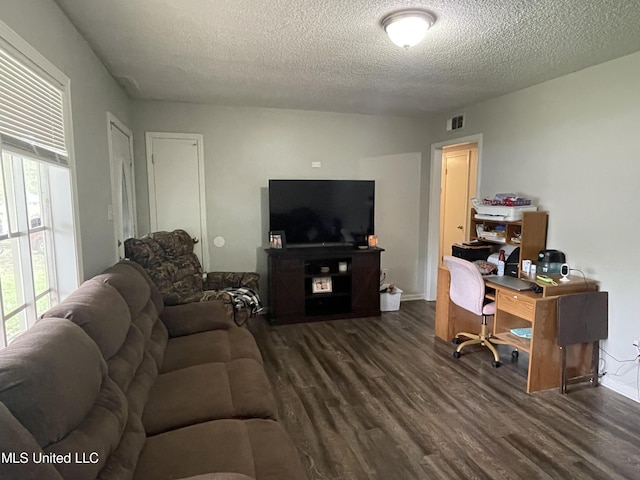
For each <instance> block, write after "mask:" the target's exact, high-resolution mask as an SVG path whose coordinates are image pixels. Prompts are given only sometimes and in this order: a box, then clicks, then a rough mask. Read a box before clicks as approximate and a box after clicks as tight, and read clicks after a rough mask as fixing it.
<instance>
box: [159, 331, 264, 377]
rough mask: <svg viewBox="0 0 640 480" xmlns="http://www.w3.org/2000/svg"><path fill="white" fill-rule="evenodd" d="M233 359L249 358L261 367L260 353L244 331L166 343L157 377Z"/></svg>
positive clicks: (210, 332)
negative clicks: (174, 371)
mask: <svg viewBox="0 0 640 480" xmlns="http://www.w3.org/2000/svg"><path fill="white" fill-rule="evenodd" d="M237 358H252V359H254V360H256V361H257V362H259V363H260V364H262V356H261V355H260V350H259V349H258V346H257V345H256V341H255V339H254V338H253V336H252V335H251V333H250V332H249V331H248V330H246V329H244V328H240V327H233V328H230V329H228V330H211V331H208V332H200V333H196V334H193V335H187V336H184V337H176V338H171V339H169V342H168V343H167V349H166V351H165V355H164V361H163V363H162V367H161V369H160V373H164V372H170V371H172V370H177V369H180V368H185V367H191V366H193V365H200V364H203V363H211V362H228V361H231V360H235V359H237Z"/></svg>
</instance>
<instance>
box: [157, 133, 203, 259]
mask: <svg viewBox="0 0 640 480" xmlns="http://www.w3.org/2000/svg"><path fill="white" fill-rule="evenodd" d="M146 143H147V172H148V181H149V214H150V226H151V231H152V232H156V231H172V230H175V229H182V230H185V231H186V232H187V233H189V235H191V237H193V238H195V239H197V240H198V242H197V243H196V244H195V246H194V253H195V254H196V255H197V257H198V259H200V263H201V264H202V267H203V268H204V269H205V271H206V269H207V268H208V267H209V248H208V243H207V222H206V218H207V214H206V197H205V186H204V185H205V184H204V152H203V144H204V142H203V137H202V135H200V134H190V133H161V132H147V134H146Z"/></svg>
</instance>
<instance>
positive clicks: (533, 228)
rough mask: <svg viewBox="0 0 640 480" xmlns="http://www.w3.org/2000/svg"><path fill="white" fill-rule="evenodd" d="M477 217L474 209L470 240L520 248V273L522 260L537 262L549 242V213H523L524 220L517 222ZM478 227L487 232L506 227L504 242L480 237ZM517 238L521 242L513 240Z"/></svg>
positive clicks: (472, 210)
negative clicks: (502, 226)
mask: <svg viewBox="0 0 640 480" xmlns="http://www.w3.org/2000/svg"><path fill="white" fill-rule="evenodd" d="M475 216H476V210H475V209H474V208H472V209H471V217H470V218H471V220H470V228H469V230H468V231H469V232H470V239H469V240H482V241H483V242H487V243H493V244H496V245H513V246H515V247H520V262H519V265H518V268H519V271H522V260H531V261H533V262H535V261H536V260H537V258H538V253H540V250H544V248H545V245H546V242H547V223H548V221H549V214H548V213H547V212H542V211H540V212H537V211H536V212H523V213H522V220H518V221H515V222H507V221H504V220H496V219H491V220H486V219H477V218H475ZM478 225H482V227H483V229H484V230H485V231H487V230H489V229H495V227H497V226H498V225H504V227H505V232H506V235H505V237H504V241H501V240H497V239H487V238H481V237H479V236H478V235H477V230H476V227H477V226H478ZM516 237H517V238H519V239H520V241H514V240H512V239H513V238H516Z"/></svg>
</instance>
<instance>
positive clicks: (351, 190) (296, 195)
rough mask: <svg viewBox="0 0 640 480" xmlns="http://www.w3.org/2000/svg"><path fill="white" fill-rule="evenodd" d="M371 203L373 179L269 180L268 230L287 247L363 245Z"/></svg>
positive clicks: (371, 216)
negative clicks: (281, 234)
mask: <svg viewBox="0 0 640 480" xmlns="http://www.w3.org/2000/svg"><path fill="white" fill-rule="evenodd" d="M374 203H375V181H373V180H269V230H282V231H284V232H285V235H286V238H287V247H288V248H291V247H319V246H323V247H324V246H361V245H362V246H366V245H367V237H368V236H369V235H374V234H375V230H374Z"/></svg>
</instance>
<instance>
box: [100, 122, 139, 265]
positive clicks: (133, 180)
mask: <svg viewBox="0 0 640 480" xmlns="http://www.w3.org/2000/svg"><path fill="white" fill-rule="evenodd" d="M111 125H114V126H115V127H116V128H117V129H118V130H120V131H121V132H122V133H124V134H125V135H126V136H127V137H129V156H130V157H131V172H130V173H131V195H130V198H129V201H130V202H131V208H132V219H133V233H134V236H135V235H137V234H138V211H137V205H136V177H135V160H134V157H133V132H132V131H131V129H130V128H129V127H127V126H126V125H125V124H124V123H122V122H121V121H120V120H119V119H118V117H116V116H115V115H114V114H113V113H111V112H107V143H108V146H109V169H110V172H111V205H110V209H109V212H108V214H109V215H108V216H109V219H110V220H111V221H112V222H113V235H114V239H115V242H114V243H115V246H116V254H115V258H116V261H119V260H120V248H119V247H118V243H117V242H118V234H119V233H120V232H118V223H117V222H116V215H120V213H119V212H115V209H114V205H115V204H116V201H118V200H117V197H118V190H117V186H116V184H115V180H116V177H117V175H119V173H118V172H116V170H115V158H114V156H113V143H112V142H113V138H112V135H111ZM124 240H126V238H123V239H122V241H123V242H124Z"/></svg>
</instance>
